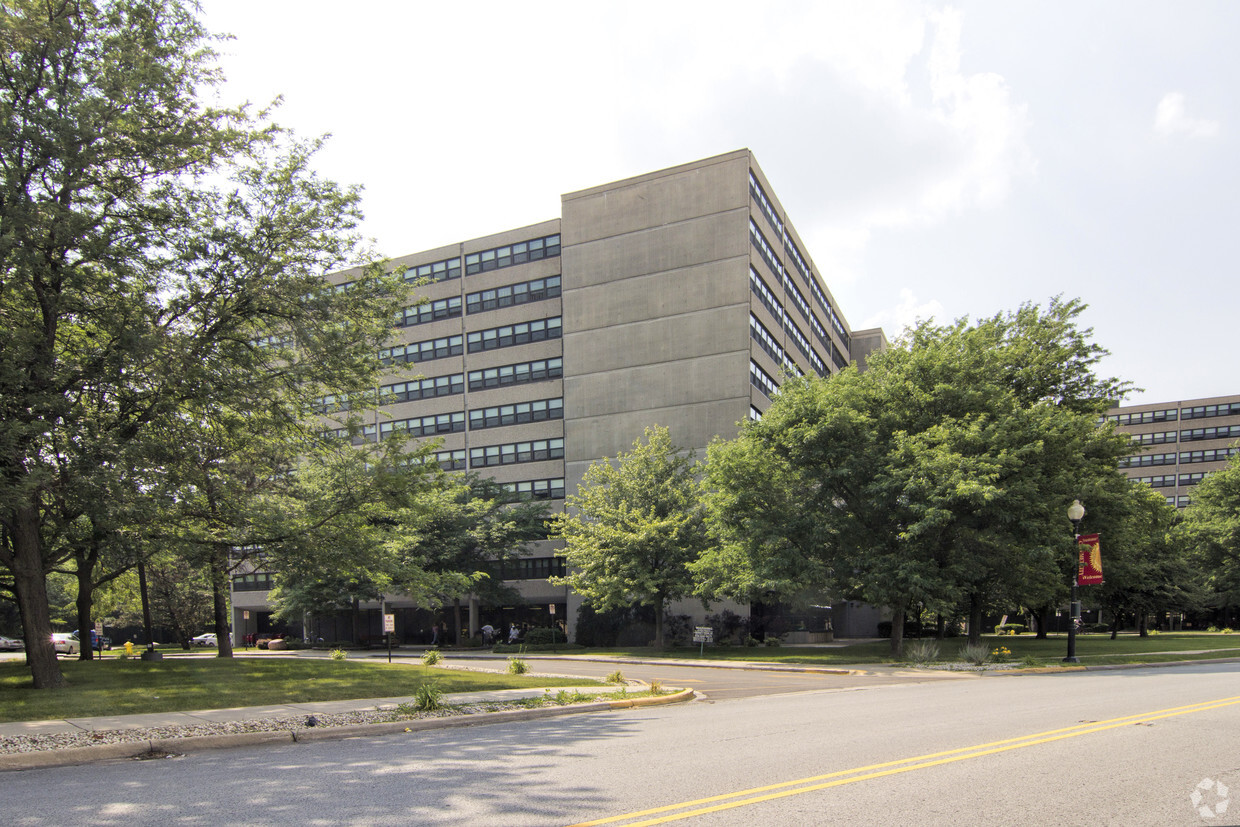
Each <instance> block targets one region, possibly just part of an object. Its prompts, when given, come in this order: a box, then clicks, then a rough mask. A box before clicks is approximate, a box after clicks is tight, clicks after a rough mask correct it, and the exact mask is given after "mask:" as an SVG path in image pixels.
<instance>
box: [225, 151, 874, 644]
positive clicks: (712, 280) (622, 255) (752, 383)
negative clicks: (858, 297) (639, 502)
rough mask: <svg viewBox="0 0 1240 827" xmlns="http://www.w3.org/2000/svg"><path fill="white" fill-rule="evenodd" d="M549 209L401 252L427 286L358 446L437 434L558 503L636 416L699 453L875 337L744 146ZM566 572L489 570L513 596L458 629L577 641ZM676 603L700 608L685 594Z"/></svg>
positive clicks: (839, 615) (405, 613)
mask: <svg viewBox="0 0 1240 827" xmlns="http://www.w3.org/2000/svg"><path fill="white" fill-rule="evenodd" d="M561 204H562V207H561V216H560V218H558V219H553V220H550V221H546V222H543V223H541V224H535V225H531V226H527V227H520V228H517V229H512V230H506V231H504V232H501V233H497V234H494V235H489V236H485V237H481V238H475V239H471V240H469V241H464V242H461V243H459V244H454V245H451V246H448V247H441V248H438V249H434V250H427V251H425V252H422V253H416V254H414V255H409V256H405V257H402V258H399V259H396V262H395V263H396V264H399V265H403V266H405V267H406V268H407V271H406V272H407V277H408V278H410V279H427V280H428V281H429V283H428V284H426V285H425V286H421V287H419V288H417V291H416V292H417V295H418V296H419V297H421V298H424V299H425V302H424V303H421V304H418V305H415V306H412V307H409V308H406V309H405V310H404V312H403V313H402V314H401V315H400V317H399V318H398V319H397V321H396V326H395V330H394V331H393V338H392V343H391V346H390V347H389V348H388V349H387V350H386V351H384V353H383V356H384V358H385V359H386V360H388V362H389V364H391V365H393V366H394V367H396V366H399V367H400V368H401V369H403V371H404V375H401V376H396V375H394V376H393V377H392V379H391V380H390V381H389V382H388V383H387V384H386V385H385V388H386V390H387V391H388V392H389V393H390V396H391V398H392V400H393V401H392V403H391V404H388V405H387V406H385V408H384V410H383V412H382V413H371V414H368V416H371V417H373V421H371V422H368V423H367V426H366V429H367V433H366V434H365V437H366V438H382V437H383V436H384V435H385V434H388V433H391V432H392V431H394V430H402V431H406V432H408V433H409V434H411V435H412V436H415V437H420V438H428V439H437V440H440V441H441V445H440V446H439V448H438V458H439V461H440V463H441V465H442V466H443V467H445V468H449V469H453V470H466V469H468V470H470V471H476V472H478V473H479V474H481V475H483V476H489V477H492V478H494V479H495V480H496V481H497V482H499V483H502V484H504V485H506V486H508V487H509V488H510V489H511V490H513V491H515V492H517V493H518V494H520V495H521V496H524V497H529V498H534V499H542V500H546V501H548V502H549V503H550V504H551V506H552V508H553V510H558V509H561V508H563V501H564V496H565V493H566V492H569V493H571V492H574V491H575V490H576V486H577V484H578V482H580V480H581V478H582V476H583V475H584V473H585V471H586V469H587V468H588V467H589V466H590V465H591V464H592V463H594V462H596V461H598V460H599V459H600V458H601V457H605V456H609V457H614V456H615V455H616V454H617V453H619V452H621V451H625V450H628V449H629V448H630V447H631V445H632V443H633V441H634V440H635V439H638V438H639V437H641V436H642V433H643V431H644V429H645V428H646V427H647V426H650V425H654V424H658V425H663V426H666V427H667V428H668V429H669V430H670V432H671V436H672V440H673V442H674V443H675V444H677V445H679V446H682V447H684V448H691V449H694V450H696V451H697V452H698V455H699V456H702V455H703V454H704V449H705V447H706V446H707V445H708V444H709V442H710V441H711V440H712V439H713V438H714V437H715V436H716V435H722V436H725V437H730V436H733V435H735V434H736V432H737V428H738V423H740V422H741V421H742V420H744V419H746V418H747V417H758V416H761V415H762V412H763V411H765V410H766V408H767V407H768V406H769V405H770V398H771V396H772V394H773V393H774V392H775V389H776V388H777V387H778V385H779V383H780V381H781V378H782V377H784V376H787V375H796V374H817V375H820V376H825V375H828V374H831V373H835V372H837V371H839V370H841V369H842V368H844V367H845V366H847V365H848V364H849V363H850V362H852V361H856V360H860V361H862V363H864V359H865V357H866V355H867V354H869V353H871V352H873V351H874V350H878V349H881V348H884V347H885V346H886V339H885V337H884V335H883V332H882V330H880V329H872V330H864V331H854V330H852V329H851V327H850V326H849V324H848V321H847V319H846V318H845V316H844V314H843V312H842V310H841V309H840V307H839V305H838V303H837V302H836V301H835V299H834V297H832V295H831V293H830V290H829V289H828V288H827V286H826V282H825V280H824V279H823V278H822V276H821V274H820V273H819V272H818V271H817V269H816V268H815V267H814V265H813V262H812V260H811V259H810V257H809V254H808V250H807V249H806V246H805V244H804V243H803V242H802V241H801V239H800V238H799V236H798V235H797V233H796V230H795V229H794V227H793V226H792V224H791V222H790V221H789V220H788V217H787V214H786V213H785V211H784V210H783V208H782V207H781V206H780V204H779V201H778V200H777V199H776V197H775V195H774V191H773V189H772V187H771V185H770V184H769V182H768V181H767V179H766V177H765V176H764V175H763V173H762V171H761V169H760V168H759V167H758V165H757V162H756V161H755V159H754V157H753V155H752V153H750V152H749V151H748V150H739V151H736V152H731V153H728V154H726V155H720V156H717V157H714V158H707V159H704V160H701V161H696V162H693V163H690V164H685V165H682V166H677V167H673V168H670V169H665V170H660V171H658V172H653V173H650V174H647V175H640V176H637V177H635V178H629V179H626V180H623V181H618V182H615V183H611V184H605V185H602V186H598V187H594V188H591V189H587V190H582V191H580V192H573V193H568V194H566V195H564V196H562V199H561ZM330 278H331V280H332V281H334V282H336V283H344V282H347V280H348V278H349V274H348V273H347V272H346V273H341V274H336V275H334V276H331V277H330ZM412 377H416V378H412ZM563 571H564V561H563V557H562V556H559V555H558V554H557V549H556V547H555V544H554V543H551V542H544V543H540V544H538V547H537V548H536V550H535V552H534V554H533V556H531V557H528V558H525V559H521V560H518V561H515V562H514V563H512V564H511V565H505V567H504V569H503V571H502V577H503V579H505V580H506V581H510V582H511V583H512V584H514V585H516V586H517V587H518V588H519V590H520V592H521V594H522V595H523V597H524V598H525V600H526V604H525V605H524V606H521V607H487V606H480V605H477V604H476V602H475V603H474V604H472V605H471V606H470V615H469V622H468V626H469V628H470V629H471V630H472V629H476V628H478V627H479V626H480V625H481V624H482V623H486V622H490V623H492V624H497V623H505V624H506V623H507V622H512V621H517V622H529V623H531V625H540V626H546V625H550V624H551V623H552V622H554V621H556V620H563V621H565V623H566V624H567V627H568V630H569V633H570V635H571V634H572V632H573V627H574V625H575V621H576V617H577V609H578V607H579V605H580V599H579V598H578V596H577V595H575V594H573V593H570V592H569V591H568V590H567V589H565V588H564V587H562V586H561V587H557V586H552V585H551V584H550V583H549V582H548V581H547V577H548V576H550V575H555V574H561V573H563ZM269 587H270V576H269V575H267V574H264V573H262V572H256V573H254V574H250V575H245V576H242V577H239V578H238V579H237V580H236V581H235V582H234V593H233V606H234V629H235V630H236V631H237V635H238V639H240V637H241V636H242V635H245V634H250V633H255V632H263V631H266V629H264V628H263V626H264V625H265V624H266V623H267V622H268V621H267V619H266V613H267V603H266V596H267V589H268V588H269ZM387 606H388V609H387V610H388V611H393V610H394V611H395V612H396V614H397V636H398V639H402V640H409V641H416V640H418V639H419V635H420V634H422V633H423V627H424V626H425V625H427V622H426V619H425V617H426V616H425V613H421V614H419V613H418V612H416V611H415V609H414V607H413V606H412V605H409V604H408V603H407V602H402V600H401V598H400V597H399V596H393V597H392V598H390V599H389V601H388V603H387ZM372 608H373V609H374V611H373V612H372V614H373V619H372V626H374V624H377V623H379V622H380V621H379V620H378V611H377V609H378V607H377V606H374V607H372ZM732 608H733V610H734V611H737V612H738V613H747V611H748V607H747V606H745V607H735V606H734V607H732ZM713 610H714V611H718V607H716V608H715V609H713ZM673 611H674V612H676V613H684V614H690V615H693V616H694V617H695V618H697V619H699V620H700V619H701V617H702V616H703V615H704V614H705V612H704V611H703V609H702V606H701V604H700V603H699V602H697V601H684V602H683V603H682V604H680V605H678V606H676V607H674V608H673ZM876 620H877V617H876V615H875V612H874V610H873V609H871V608H869V607H862V606H860V605H859V604H849V605H847V606H844V605H841V606H838V607H835V608H834V618H833V621H834V624H835V628H836V630H837V632H838V633H840V634H848V633H849V632H850V631H851V632H853V633H855V634H873V631H874V628H873V626H874V622H875V621H876ZM374 628H375V629H376V636H378V633H379V630H380V629H381V627H380V626H374Z"/></svg>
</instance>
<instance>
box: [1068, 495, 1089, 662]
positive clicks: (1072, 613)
mask: <svg viewBox="0 0 1240 827" xmlns="http://www.w3.org/2000/svg"><path fill="white" fill-rule="evenodd" d="M1068 519H1069V520H1071V521H1072V554H1073V559H1072V596H1071V598H1069V603H1068V656H1067V657H1066V658H1064V659H1063V662H1064V663H1079V662H1080V661H1078V660H1077V659H1076V625H1077V623H1079V622H1080V620H1081V604H1080V602H1078V601H1077V599H1076V588H1077V585H1078V584H1077V575H1078V571H1079V567H1078V565H1077V560H1076V555H1077V554H1078V551H1077V549H1078V544H1079V543H1080V540H1081V520H1083V519H1085V506H1083V505H1081V501H1080V500H1073V501H1072V505H1070V506H1068Z"/></svg>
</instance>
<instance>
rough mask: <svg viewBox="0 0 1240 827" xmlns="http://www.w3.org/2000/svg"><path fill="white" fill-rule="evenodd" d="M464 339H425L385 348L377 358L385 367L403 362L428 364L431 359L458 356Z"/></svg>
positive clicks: (443, 337) (449, 337) (457, 337)
mask: <svg viewBox="0 0 1240 827" xmlns="http://www.w3.org/2000/svg"><path fill="white" fill-rule="evenodd" d="M463 341H464V339H463V338H462V337H461V336H459V335H457V336H441V337H440V338H438V339H427V340H426V341H424V342H410V343H409V344H407V345H399V346H397V347H390V348H385V349H383V350H381V351H379V358H380V359H381V360H382V361H383V364H385V365H392V364H401V363H405V362H429V361H431V360H432V359H443V358H445V357H448V356H460V355H461V353H462V352H463V347H462V344H463Z"/></svg>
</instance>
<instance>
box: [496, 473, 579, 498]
mask: <svg viewBox="0 0 1240 827" xmlns="http://www.w3.org/2000/svg"><path fill="white" fill-rule="evenodd" d="M500 487H501V488H503V489H504V490H505V491H507V492H508V493H509V494H513V495H515V496H516V498H517V499H519V500H562V499H564V479H563V477H561V478H559V479H551V480H525V481H524V482H506V483H503V484H502V485H501V486H500Z"/></svg>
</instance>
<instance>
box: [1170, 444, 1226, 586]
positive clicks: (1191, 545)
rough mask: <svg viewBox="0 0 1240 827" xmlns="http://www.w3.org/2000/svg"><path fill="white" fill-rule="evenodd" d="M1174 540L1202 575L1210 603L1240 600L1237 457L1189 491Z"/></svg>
mask: <svg viewBox="0 0 1240 827" xmlns="http://www.w3.org/2000/svg"><path fill="white" fill-rule="evenodd" d="M1175 538H1176V540H1177V541H1178V542H1179V543H1180V544H1182V545H1183V546H1184V547H1186V548H1187V550H1188V552H1189V554H1190V555H1191V559H1192V561H1193V563H1194V564H1195V565H1196V567H1197V569H1198V570H1199V571H1201V572H1203V573H1204V576H1205V578H1206V584H1207V586H1208V588H1209V590H1210V591H1211V592H1212V599H1214V600H1215V601H1217V603H1218V605H1221V606H1224V607H1227V606H1233V605H1235V604H1236V603H1237V601H1238V600H1240V456H1233V457H1232V458H1231V461H1230V462H1229V463H1228V465H1227V467H1226V468H1223V469H1222V470H1219V471H1214V472H1211V473H1210V474H1209V475H1208V476H1207V477H1206V478H1205V479H1203V480H1202V481H1201V482H1200V483H1199V484H1198V485H1197V487H1196V488H1195V489H1194V490H1193V499H1192V503H1191V504H1190V505H1189V506H1188V508H1186V509H1185V510H1184V521H1183V523H1182V524H1181V525H1180V527H1179V529H1178V531H1177V532H1176V535H1175Z"/></svg>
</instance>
